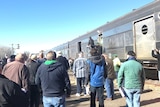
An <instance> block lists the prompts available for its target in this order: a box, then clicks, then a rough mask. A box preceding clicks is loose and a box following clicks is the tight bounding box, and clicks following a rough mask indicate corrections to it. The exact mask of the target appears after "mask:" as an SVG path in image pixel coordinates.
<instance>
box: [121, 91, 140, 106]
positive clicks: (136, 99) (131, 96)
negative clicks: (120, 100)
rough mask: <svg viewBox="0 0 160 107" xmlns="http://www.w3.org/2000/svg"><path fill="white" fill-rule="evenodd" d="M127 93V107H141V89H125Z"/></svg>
mask: <svg viewBox="0 0 160 107" xmlns="http://www.w3.org/2000/svg"><path fill="white" fill-rule="evenodd" d="M124 90H125V92H126V95H127V96H126V102H127V105H128V106H127V107H140V95H141V89H126V88H124Z"/></svg>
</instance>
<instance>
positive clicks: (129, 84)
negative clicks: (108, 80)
mask: <svg viewBox="0 0 160 107" xmlns="http://www.w3.org/2000/svg"><path fill="white" fill-rule="evenodd" d="M144 82H145V72H144V70H143V67H142V65H141V63H139V62H138V61H137V60H136V54H135V53H134V52H133V51H129V52H128V54H127V60H126V62H124V63H123V64H122V65H121V67H120V70H119V72H118V86H119V88H120V87H122V86H123V83H124V91H125V94H126V102H127V105H128V107H140V95H141V92H142V91H143V87H144Z"/></svg>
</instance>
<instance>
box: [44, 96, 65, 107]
mask: <svg viewBox="0 0 160 107" xmlns="http://www.w3.org/2000/svg"><path fill="white" fill-rule="evenodd" d="M43 106H44V107H52V106H53V107H65V95H63V96H60V97H46V96H43Z"/></svg>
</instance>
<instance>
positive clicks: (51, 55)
mask: <svg viewBox="0 0 160 107" xmlns="http://www.w3.org/2000/svg"><path fill="white" fill-rule="evenodd" d="M46 58H47V60H55V59H56V53H55V52H54V51H49V52H48V53H47V55H46Z"/></svg>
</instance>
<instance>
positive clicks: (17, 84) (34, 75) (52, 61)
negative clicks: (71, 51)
mask: <svg viewBox="0 0 160 107" xmlns="http://www.w3.org/2000/svg"><path fill="white" fill-rule="evenodd" d="M5 58H6V59H5V60H4V61H5V62H4V63H3V65H1V69H0V70H1V73H0V80H1V81H0V82H1V84H0V107H39V105H40V104H42V103H41V100H42V102H43V106H44V107H51V106H54V107H65V98H66V97H70V94H71V84H70V79H69V76H68V73H67V70H68V69H69V63H68V60H67V59H66V58H65V57H63V56H62V53H57V54H56V52H54V51H49V52H48V53H47V54H46V57H44V54H43V52H40V53H39V55H36V54H31V55H29V56H27V55H26V54H24V53H18V54H17V55H11V57H9V58H7V57H5Z"/></svg>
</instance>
